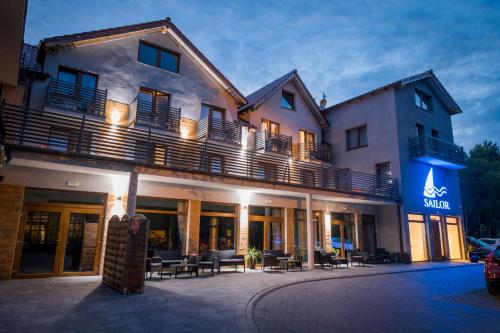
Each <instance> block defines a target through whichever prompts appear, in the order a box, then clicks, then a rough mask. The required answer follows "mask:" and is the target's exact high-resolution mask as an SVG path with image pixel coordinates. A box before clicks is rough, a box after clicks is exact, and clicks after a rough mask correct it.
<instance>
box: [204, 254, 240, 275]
mask: <svg viewBox="0 0 500 333" xmlns="http://www.w3.org/2000/svg"><path fill="white" fill-rule="evenodd" d="M210 255H211V256H215V257H218V259H216V260H217V261H218V265H217V267H216V269H217V274H220V268H221V267H223V266H233V267H234V268H235V270H238V266H243V272H245V271H246V267H245V256H244V255H242V254H239V255H236V254H235V253H234V250H224V251H213V252H212V253H211V254H210ZM214 265H216V263H214ZM214 268H215V267H214Z"/></svg>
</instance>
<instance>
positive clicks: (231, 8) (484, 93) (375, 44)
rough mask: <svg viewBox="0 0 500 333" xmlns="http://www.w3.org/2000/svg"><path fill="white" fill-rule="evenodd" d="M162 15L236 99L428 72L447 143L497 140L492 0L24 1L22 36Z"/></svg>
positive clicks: (499, 76) (499, 39)
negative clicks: (289, 80) (441, 101)
mask: <svg viewBox="0 0 500 333" xmlns="http://www.w3.org/2000/svg"><path fill="white" fill-rule="evenodd" d="M166 16H170V17H172V19H173V20H174V22H175V23H176V24H177V25H178V26H179V28H180V29H182V30H183V32H184V33H185V34H186V35H187V36H188V37H189V38H190V39H191V40H192V41H193V42H194V43H195V44H196V45H197V46H198V47H199V48H200V49H201V51H202V52H204V53H205V55H206V56H207V57H208V58H209V59H210V60H211V61H212V62H213V63H214V64H215V65H216V66H217V67H218V68H219V69H220V70H221V71H222V72H223V73H224V74H225V75H226V76H227V77H228V78H229V79H231V80H232V81H233V83H234V84H235V85H236V86H237V87H238V88H239V89H240V90H241V91H242V92H243V93H245V94H249V93H251V92H253V91H254V90H256V89H258V88H260V87H261V86H262V85H264V84H266V83H268V82H270V81H272V80H274V79H275V78H276V77H278V76H280V75H282V74H284V73H286V72H288V71H290V70H292V69H294V68H296V69H297V70H299V72H300V74H301V76H302V78H303V79H304V81H305V83H306V84H307V85H308V87H309V89H310V91H311V93H312V94H313V95H314V96H315V97H317V98H319V97H320V95H321V93H322V92H323V91H325V92H326V94H327V98H328V100H329V104H334V103H338V102H340V101H342V100H345V99H347V98H350V97H353V96H356V95H358V94H361V93H363V92H366V91H368V90H371V89H373V88H376V87H379V86H381V85H384V84H387V83H389V82H392V81H395V80H397V79H400V78H402V77H406V76H409V75H413V74H416V73H419V72H422V71H425V70H428V69H429V68H433V69H434V70H435V73H436V75H437V76H438V77H439V79H440V80H441V81H442V82H443V84H444V85H445V87H446V88H447V89H448V91H449V92H450V93H451V95H452V96H453V97H454V99H455V100H456V101H457V102H458V103H459V105H460V106H461V107H462V109H463V111H464V113H463V114H461V115H458V116H454V117H453V124H454V128H455V139H456V141H457V143H459V144H464V145H465V147H466V148H467V149H470V148H471V147H472V146H473V145H474V144H475V143H478V142H480V141H482V140H484V139H490V140H494V141H497V142H500V112H499V111H500V100H499V97H498V96H500V66H499V59H500V24H499V23H498V22H500V2H498V1H490V2H468V1H440V2H429V3H425V2H421V1H395V0H394V1H384V2H373V1H338V2H337V1H307V2H304V1H298V0H297V1H274V2H258V1H229V2H220V1H211V0H207V1H195V0H184V1H168V2H166V1H152V0H151V1H147V0H143V1H141V2H139V3H137V2H136V1H132V0H123V1H120V0H108V1H104V0H102V1H99V2H88V1H83V0H75V1H62V0H60V1H30V2H29V10H28V19H27V24H26V40H27V41H28V42H31V43H37V42H38V41H39V40H40V39H42V38H45V37H49V36H54V35H61V34H68V33H76V32H81V31H88V30H94V29H102V28H106V27H113V26H120V25H126V24H131V23H137V22H144V21H150V20H157V19H161V18H164V17H166Z"/></svg>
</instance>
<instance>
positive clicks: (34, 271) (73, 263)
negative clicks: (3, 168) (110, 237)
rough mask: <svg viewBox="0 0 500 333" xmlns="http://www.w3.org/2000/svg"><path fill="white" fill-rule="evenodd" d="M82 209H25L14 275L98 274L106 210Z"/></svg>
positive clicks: (53, 207)
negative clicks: (103, 218)
mask: <svg viewBox="0 0 500 333" xmlns="http://www.w3.org/2000/svg"><path fill="white" fill-rule="evenodd" d="M82 206H83V205H78V206H69V205H66V204H54V205H53V206H52V205H51V206H48V205H30V206H26V207H25V209H24V212H23V215H24V223H23V225H22V226H21V228H20V230H19V235H18V244H19V245H18V249H17V255H16V257H17V258H18V259H17V260H16V265H17V269H15V271H16V273H15V275H22V276H32V277H37V276H61V275H74V274H75V273H76V274H83V273H86V274H97V272H98V262H99V252H100V246H101V229H102V217H103V209H102V207H95V208H89V207H85V208H83V207H82Z"/></svg>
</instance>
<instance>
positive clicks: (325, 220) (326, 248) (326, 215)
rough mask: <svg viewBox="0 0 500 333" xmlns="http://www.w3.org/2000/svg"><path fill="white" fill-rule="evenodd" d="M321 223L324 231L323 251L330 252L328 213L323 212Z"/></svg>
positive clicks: (330, 227) (330, 222)
mask: <svg viewBox="0 0 500 333" xmlns="http://www.w3.org/2000/svg"><path fill="white" fill-rule="evenodd" d="M324 216H325V217H324V221H323V230H324V231H325V232H324V234H325V250H327V251H328V252H330V251H331V250H332V216H331V215H330V212H325V214H324Z"/></svg>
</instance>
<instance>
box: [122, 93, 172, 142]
mask: <svg viewBox="0 0 500 333" xmlns="http://www.w3.org/2000/svg"><path fill="white" fill-rule="evenodd" d="M129 122H130V123H131V124H132V123H133V124H137V125H143V126H147V127H153V128H158V129H164V130H167V131H169V132H174V133H179V131H180V122H181V109H180V108H173V107H167V106H163V105H158V104H156V105H153V103H151V102H148V101H141V100H140V99H138V98H137V97H136V98H135V99H134V101H133V102H132V104H131V105H130V114H129Z"/></svg>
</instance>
